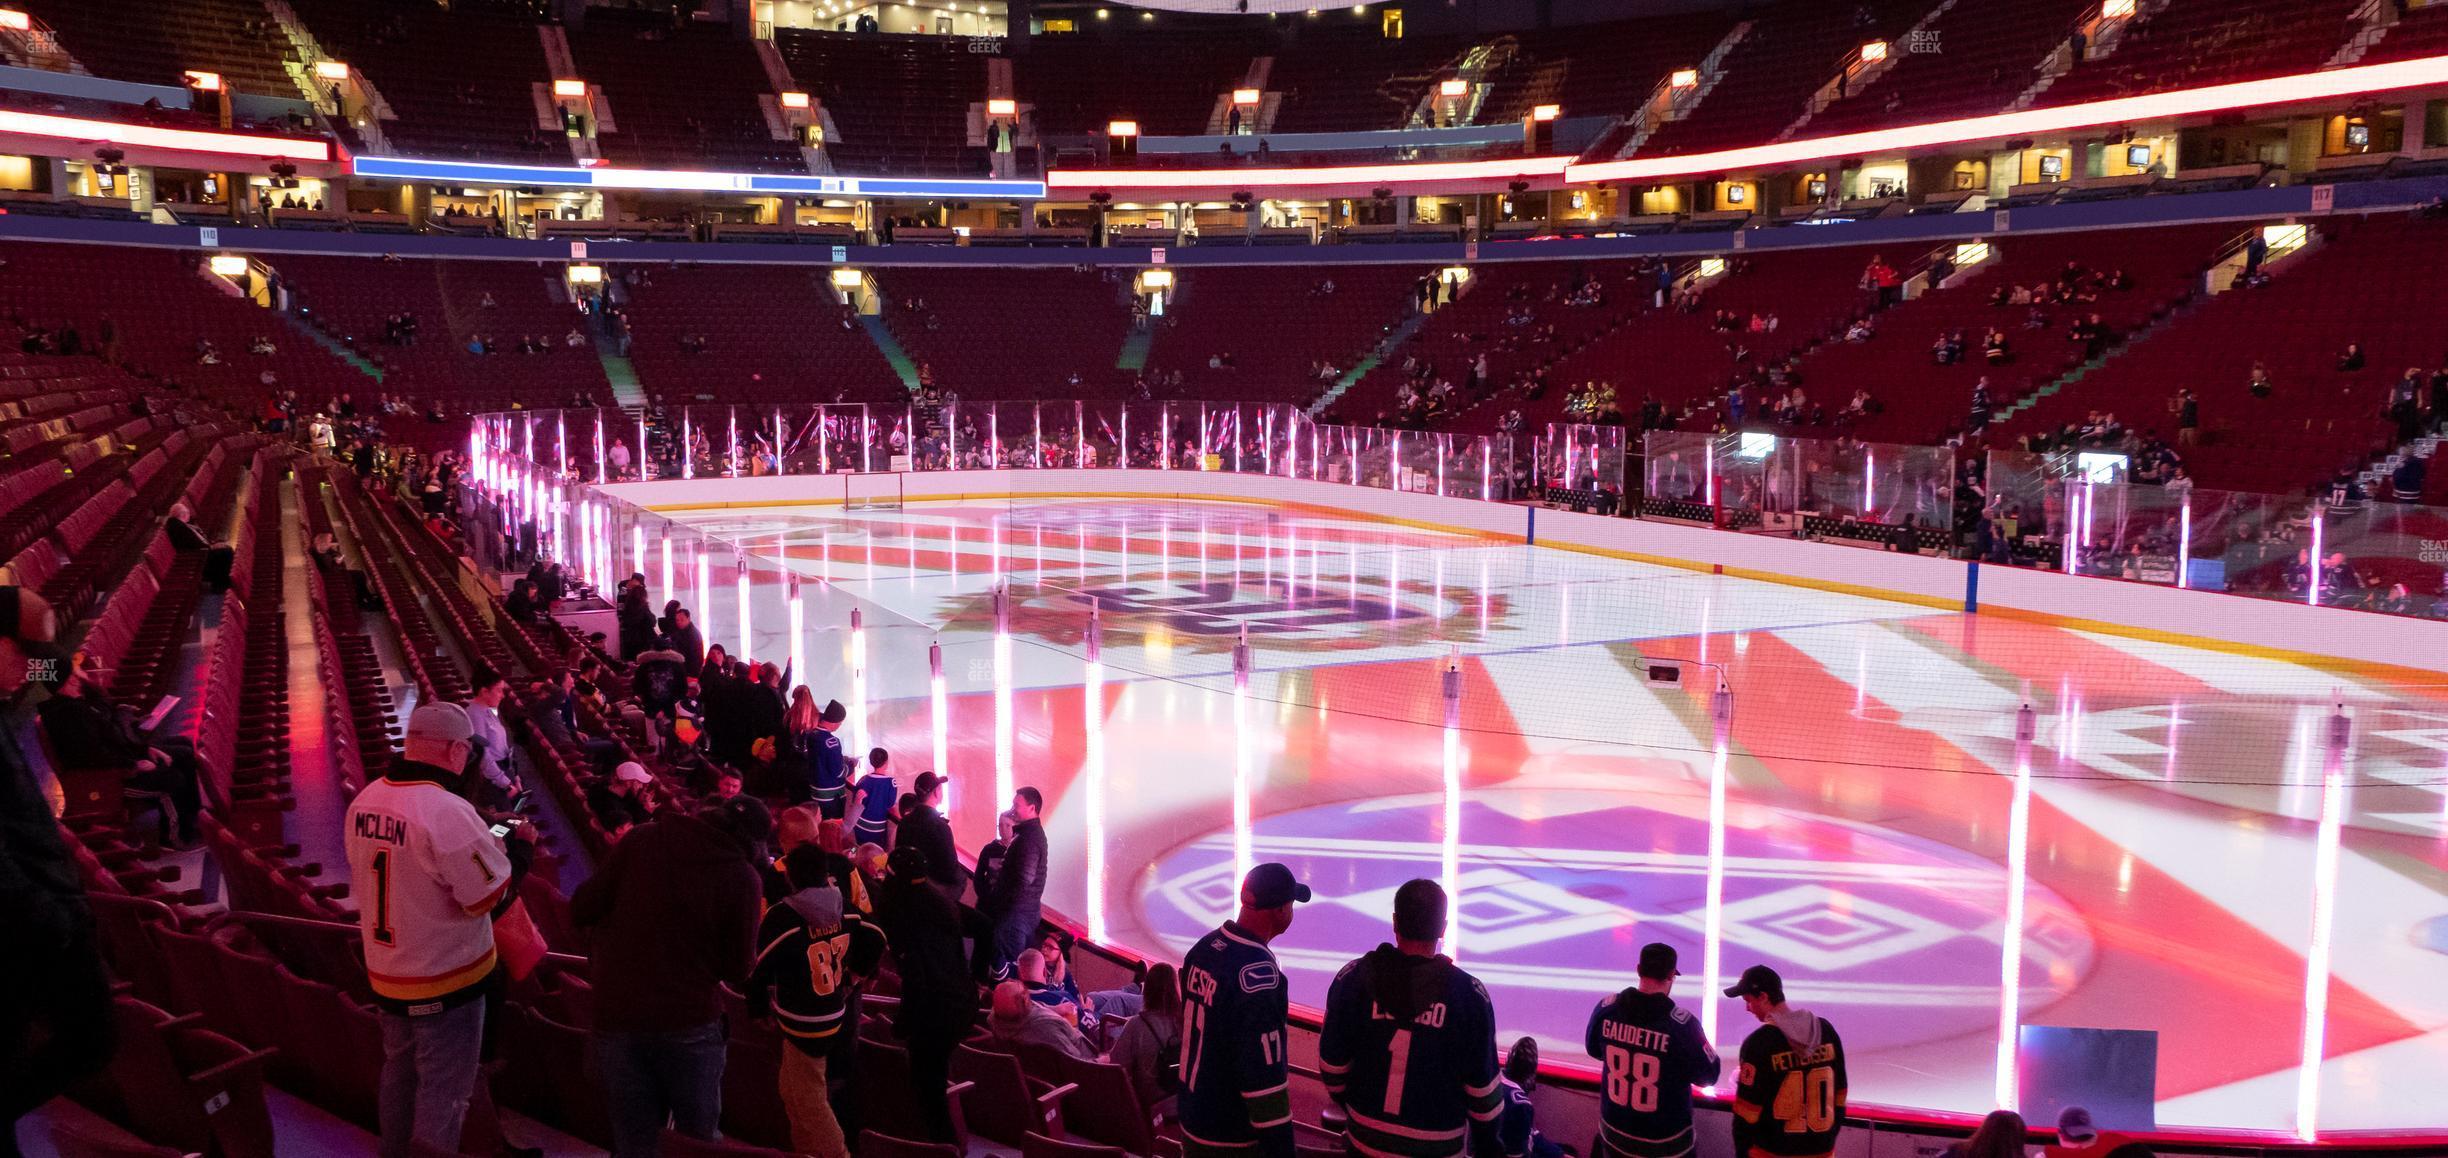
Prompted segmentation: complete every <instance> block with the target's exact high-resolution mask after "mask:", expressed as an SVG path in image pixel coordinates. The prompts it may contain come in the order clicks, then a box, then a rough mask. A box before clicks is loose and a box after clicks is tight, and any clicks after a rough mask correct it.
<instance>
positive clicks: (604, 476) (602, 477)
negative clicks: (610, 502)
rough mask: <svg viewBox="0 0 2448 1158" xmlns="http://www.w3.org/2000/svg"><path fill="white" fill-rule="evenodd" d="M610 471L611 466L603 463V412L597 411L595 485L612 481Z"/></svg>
mask: <svg viewBox="0 0 2448 1158" xmlns="http://www.w3.org/2000/svg"><path fill="white" fill-rule="evenodd" d="M611 471H612V464H610V463H608V462H606V461H604V420H603V411H601V410H598V411H596V412H595V485H597V486H602V485H603V484H605V483H607V482H610V481H612V474H611Z"/></svg>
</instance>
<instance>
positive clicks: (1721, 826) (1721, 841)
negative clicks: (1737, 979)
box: [1700, 678, 1734, 1093]
mask: <svg viewBox="0 0 2448 1158" xmlns="http://www.w3.org/2000/svg"><path fill="white" fill-rule="evenodd" d="M1709 721H1710V728H1711V736H1712V738H1711V741H1710V744H1709V827H1708V902H1707V903H1708V907H1707V909H1706V910H1705V912H1704V913H1703V914H1702V917H1701V923H1700V974H1701V977H1700V980H1701V985H1700V1036H1702V1037H1704V1038H1706V1039H1708V1040H1710V1041H1715V1040H1717V1003H1718V994H1719V993H1720V992H1721V990H1720V987H1719V986H1718V982H1719V981H1721V980H1723V979H1724V972H1725V868H1726V752H1727V747H1728V745H1729V744H1730V742H1731V741H1732V739H1733V725H1734V692H1733V690H1732V689H1731V688H1728V687H1726V686H1725V682H1724V680H1723V679H1722V678H1721V679H1720V680H1719V681H1718V685H1717V690H1716V691H1715V692H1714V693H1712V694H1711V695H1710V696H1709ZM1716 1089H1717V1087H1715V1086H1710V1087H1709V1091H1710V1092H1711V1093H1714V1092H1716Z"/></svg>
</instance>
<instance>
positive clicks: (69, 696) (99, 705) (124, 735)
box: [34, 655, 203, 845]
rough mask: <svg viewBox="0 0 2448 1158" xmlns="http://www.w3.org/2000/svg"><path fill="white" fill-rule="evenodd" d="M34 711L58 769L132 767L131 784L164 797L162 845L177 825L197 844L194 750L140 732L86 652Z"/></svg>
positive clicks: (185, 839) (199, 803)
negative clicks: (111, 692) (92, 664)
mask: <svg viewBox="0 0 2448 1158" xmlns="http://www.w3.org/2000/svg"><path fill="white" fill-rule="evenodd" d="M34 711H35V714H36V716H38V717H39V718H40V719H41V720H42V729H43V736H44V738H45V739H47V740H48V741H49V742H50V747H51V755H52V757H53V758H54V759H56V760H57V761H58V762H59V767H61V768H79V769H82V768H97V769H126V770H128V771H129V772H130V775H129V776H128V777H127V783H128V786H129V787H131V788H135V789H138V790H139V791H144V792H152V793H158V794H159V795H160V798H161V807H160V816H161V841H162V843H164V844H168V843H170V842H171V836H172V832H173V830H174V829H175V830H176V834H177V838H178V843H180V844H183V845H191V844H194V843H195V840H196V818H197V816H198V815H199V814H200V813H201V811H202V807H203V796H202V794H201V793H200V792H199V790H198V788H197V784H196V764H195V750H194V749H193V748H192V747H189V746H188V744H187V741H185V740H183V739H180V740H172V739H161V740H155V739H152V738H150V737H148V736H146V735H145V734H144V733H142V732H139V731H138V730H137V728H136V724H137V717H136V712H135V710H134V709H132V708H129V707H127V706H125V705H123V704H119V703H116V702H114V701H113V700H112V699H111V697H110V692H109V690H108V689H107V688H105V687H104V686H103V685H102V682H101V676H100V674H99V673H98V672H96V671H95V670H94V669H93V668H92V667H91V666H90V665H89V664H88V663H87V662H86V660H85V657H84V656H82V655H80V656H77V657H76V658H75V659H74V660H72V661H71V662H70V663H69V665H68V670H67V674H66V676H65V677H63V678H62V680H61V682H60V685H59V687H58V688H57V689H56V690H54V691H53V692H52V693H51V695H50V698H48V699H45V700H44V701H43V702H42V704H41V705H40V706H38V707H36V708H35V709H34Z"/></svg>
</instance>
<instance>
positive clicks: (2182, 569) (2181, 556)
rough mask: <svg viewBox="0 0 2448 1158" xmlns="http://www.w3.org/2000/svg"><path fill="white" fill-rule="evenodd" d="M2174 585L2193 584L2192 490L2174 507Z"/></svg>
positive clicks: (2186, 585)
mask: <svg viewBox="0 0 2448 1158" xmlns="http://www.w3.org/2000/svg"><path fill="white" fill-rule="evenodd" d="M2176 586H2178V587H2191V586H2193V492H2191V491H2186V492H2185V496H2184V503H2183V505H2181V506H2179V507H2178V508H2177V509H2176Z"/></svg>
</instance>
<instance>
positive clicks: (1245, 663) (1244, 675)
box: [1232, 623, 1256, 881]
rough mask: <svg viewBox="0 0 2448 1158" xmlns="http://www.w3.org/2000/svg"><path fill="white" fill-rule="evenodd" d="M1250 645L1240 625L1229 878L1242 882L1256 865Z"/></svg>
mask: <svg viewBox="0 0 2448 1158" xmlns="http://www.w3.org/2000/svg"><path fill="white" fill-rule="evenodd" d="M1249 677H1250V646H1249V625H1248V624H1246V623H1245V624H1242V625H1241V636H1240V638H1239V639H1237V640H1235V641H1234V642H1233V702H1232V714H1233V794H1232V832H1233V879H1234V880H1235V881H1239V880H1243V879H1246V878H1247V877H1248V876H1249V871H1250V866H1251V865H1253V864H1255V863H1256V853H1255V852H1254V851H1253V850H1252V848H1251V844H1252V841H1251V839H1250V765H1251V759H1252V757H1253V756H1254V755H1255V753H1253V752H1252V751H1251V749H1252V748H1253V747H1254V746H1255V743H1256V741H1255V740H1254V739H1253V738H1252V737H1251V735H1250V726H1251V725H1250V718H1249Z"/></svg>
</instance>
